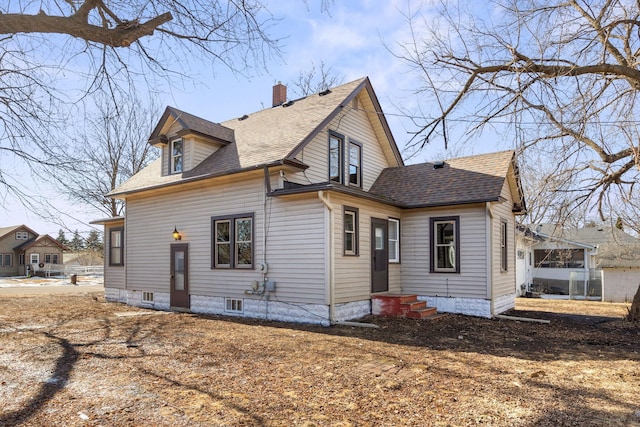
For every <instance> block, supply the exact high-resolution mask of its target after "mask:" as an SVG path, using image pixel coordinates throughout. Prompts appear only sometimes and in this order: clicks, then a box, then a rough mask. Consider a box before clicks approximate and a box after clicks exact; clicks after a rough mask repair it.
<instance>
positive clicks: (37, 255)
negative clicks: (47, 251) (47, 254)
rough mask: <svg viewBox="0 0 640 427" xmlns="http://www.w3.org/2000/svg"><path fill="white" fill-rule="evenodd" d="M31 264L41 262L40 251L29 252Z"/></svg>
mask: <svg viewBox="0 0 640 427" xmlns="http://www.w3.org/2000/svg"><path fill="white" fill-rule="evenodd" d="M34 256H35V259H36V262H33V257H34ZM29 261H30V262H29V264H40V254H39V253H35V252H34V253H30V254H29Z"/></svg>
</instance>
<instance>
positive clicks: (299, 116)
mask: <svg viewBox="0 0 640 427" xmlns="http://www.w3.org/2000/svg"><path fill="white" fill-rule="evenodd" d="M361 93H362V95H360V94H361ZM354 98H358V99H361V101H360V103H361V104H362V105H363V107H366V108H372V107H373V110H367V111H366V114H367V115H368V116H369V118H370V119H369V122H370V125H371V126H372V129H373V132H374V133H375V134H376V135H377V139H378V140H379V141H381V143H382V142H384V144H386V145H387V146H386V147H385V148H384V157H385V158H386V162H385V163H386V164H390V165H401V164H402V158H401V156H400V153H399V150H398V148H397V146H396V144H395V141H394V140H393V137H392V135H391V132H390V131H389V128H388V124H387V123H386V119H385V118H384V115H383V114H381V110H380V108H379V104H378V102H377V99H376V98H375V94H374V93H373V89H372V88H371V83H370V82H369V79H368V78H362V79H359V80H355V81H353V82H350V83H347V84H344V85H342V86H338V87H336V88H333V89H331V90H328V91H324V92H322V93H319V94H314V95H310V96H307V97H304V98H301V99H298V100H294V101H289V102H286V103H284V104H282V105H279V106H276V107H272V108H267V109H264V110H261V111H257V112H255V113H251V114H246V115H243V116H242V117H239V118H236V119H232V120H228V121H225V122H222V123H220V124H213V125H216V126H220V127H222V128H224V129H229V130H230V131H232V132H233V136H234V140H233V142H229V143H228V144H225V145H222V146H221V147H220V148H217V149H216V150H215V151H213V152H212V153H210V154H209V155H208V157H206V158H205V159H203V160H202V161H199V160H198V159H197V155H196V151H195V150H193V149H191V148H190V147H186V149H185V153H184V156H185V158H184V162H185V168H184V171H183V173H182V174H174V176H175V175H180V176H179V177H177V178H173V177H172V178H167V176H168V175H169V174H168V173H167V172H168V170H169V164H170V163H169V162H170V158H169V153H168V149H167V148H165V149H163V151H165V152H166V155H165V156H163V159H162V160H161V161H160V162H159V163H158V164H155V165H150V166H149V167H153V168H155V169H156V170H160V171H161V173H160V174H158V175H157V176H156V177H155V178H154V177H152V176H150V175H149V174H148V173H145V172H146V171H142V172H141V173H139V174H137V175H136V176H134V177H132V178H131V179H130V180H129V181H127V182H126V183H125V184H123V185H122V186H120V187H118V188H117V189H116V190H114V191H113V192H111V193H109V195H111V196H115V195H122V194H125V193H129V192H132V191H135V192H138V191H144V190H146V189H151V188H157V187H159V186H165V185H175V184H179V183H182V182H189V181H193V180H200V179H207V178H211V177H214V176H220V175H228V174H233V173H239V172H245V171H250V170H255V169H260V168H262V167H264V166H269V167H276V166H279V167H280V169H282V168H283V167H287V168H289V169H291V170H296V169H297V170H298V171H300V170H304V169H305V168H307V166H308V165H306V164H305V163H303V160H301V159H299V158H298V154H299V153H300V152H301V151H302V150H303V149H304V148H305V147H306V145H307V144H309V143H310V142H311V141H313V140H314V139H315V138H316V137H317V136H318V135H319V134H320V133H321V132H323V131H324V130H325V129H326V128H327V126H328V125H329V124H330V123H331V122H332V121H334V120H335V119H336V118H337V117H338V116H340V115H341V114H344V111H347V110H349V109H350V108H351V105H352V104H351V102H352V101H353V100H354ZM177 111H179V110H176V109H172V108H168V109H167V112H165V115H164V116H163V119H162V120H161V122H160V123H159V124H158V125H157V126H156V128H155V129H154V132H153V134H152V137H151V138H150V143H153V144H154V145H160V146H163V147H167V145H166V144H167V142H169V136H170V135H167V134H163V132H169V133H171V132H173V133H175V135H176V136H178V135H179V134H180V131H179V130H176V131H174V129H178V128H177V127H176V128H174V127H175V126H178V127H179V128H182V127H184V126H191V128H193V127H194V125H193V124H192V125H189V120H192V122H193V123H196V124H199V126H200V129H202V128H204V127H205V126H204V124H203V122H206V121H204V120H203V119H199V118H194V116H190V115H187V114H186V113H182V114H178V113H176V112H177ZM208 123H209V124H211V122H208ZM172 126H174V127H172ZM214 127H215V126H214ZM191 128H190V129H191ZM192 130H193V129H192ZM163 135H164V137H163ZM383 135H384V137H383ZM200 136H201V135H199V134H198V135H196V133H195V132H192V133H191V134H190V137H189V138H191V139H188V138H187V135H184V139H185V140H186V141H187V143H190V142H191V141H194V145H193V147H197V146H198V138H199V137H200ZM163 144H164V145H163ZM325 181H326V179H325Z"/></svg>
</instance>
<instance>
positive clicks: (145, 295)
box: [142, 291, 153, 302]
mask: <svg viewBox="0 0 640 427" xmlns="http://www.w3.org/2000/svg"><path fill="white" fill-rule="evenodd" d="M142 301H143V302H153V292H146V291H145V292H142Z"/></svg>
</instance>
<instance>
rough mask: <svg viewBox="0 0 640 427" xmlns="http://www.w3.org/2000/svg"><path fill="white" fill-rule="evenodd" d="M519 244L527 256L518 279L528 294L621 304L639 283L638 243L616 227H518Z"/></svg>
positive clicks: (550, 225)
mask: <svg viewBox="0 0 640 427" xmlns="http://www.w3.org/2000/svg"><path fill="white" fill-rule="evenodd" d="M517 241H518V243H517V244H518V248H517V251H518V253H519V252H520V251H521V250H522V251H523V252H524V253H525V254H526V255H525V256H526V258H527V259H526V261H527V262H526V265H525V269H526V270H525V273H523V272H522V270H520V268H521V264H517V268H518V269H519V270H518V277H519V278H520V277H526V279H525V280H526V281H525V283H526V286H527V290H529V291H532V292H535V293H541V294H552V295H556V296H558V297H560V298H562V297H565V298H569V297H572V298H575V297H577V298H587V299H594V300H603V301H613V302H625V301H630V300H631V299H633V295H634V294H635V291H636V290H637V289H638V285H640V242H639V241H638V239H636V238H635V237H633V236H631V235H629V234H627V233H625V232H624V231H622V230H618V229H617V228H615V227H602V226H597V227H596V226H591V227H584V228H577V229H563V228H562V227H560V226H555V225H553V224H541V225H537V226H531V227H522V228H519V229H518V238H517ZM532 267H533V268H532ZM529 272H531V273H530V274H529ZM518 283H519V284H520V282H518Z"/></svg>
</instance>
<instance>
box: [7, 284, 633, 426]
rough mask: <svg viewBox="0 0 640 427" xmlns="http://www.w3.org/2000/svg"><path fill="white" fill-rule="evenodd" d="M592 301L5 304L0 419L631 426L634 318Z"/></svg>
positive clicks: (70, 300) (72, 300)
mask: <svg viewBox="0 0 640 427" xmlns="http://www.w3.org/2000/svg"><path fill="white" fill-rule="evenodd" d="M591 304H593V303H591ZM596 304H599V305H596V306H594V307H593V308H590V304H580V302H576V301H567V302H561V303H558V302H555V301H552V302H545V301H539V300H522V301H518V306H517V310H515V311H513V312H512V313H510V314H511V315H514V316H522V317H535V318H542V319H548V320H551V323H550V324H540V323H529V322H519V321H512V320H500V319H494V320H489V319H479V318H473V317H467V316H460V315H446V316H444V317H441V318H439V319H437V320H433V321H424V320H412V319H397V318H374V317H370V318H366V319H362V320H361V321H362V322H370V323H375V324H377V325H378V326H379V328H378V329H372V328H360V327H348V326H334V327H331V328H323V327H316V326H309V325H296V324H285V323H275V322H265V321H258V320H246V319H234V318H228V317H214V316H198V315H193V314H176V313H163V312H154V311H150V310H143V309H138V308H134V307H128V306H125V305H122V304H116V303H108V302H105V301H104V299H103V298H102V297H101V296H99V295H97V294H96V295H82V296H80V295H78V296H64V297H59V296H58V297H56V296H40V297H37V298H34V297H24V298H0V349H2V350H1V351H0V402H2V405H0V425H9V426H11V425H37V426H41V425H66V426H100V425H101V426H120V425H122V426H127V425H136V426H142V425H145V426H147V425H161V426H165V425H166V426H294V425H299V426H380V425H384V426H423V425H426V426H429V425H433V426H449V425H454V426H457V425H465V426H466V425H490V426H601V425H608V426H640V400H639V399H638V396H639V394H638V393H639V390H640V327H638V325H634V324H631V323H627V322H624V321H622V320H621V317H622V314H621V313H623V310H624V306H621V305H613V304H609V305H607V304H603V303H596ZM563 305H564V308H563ZM563 313H564V314H563ZM567 314H570V315H567Z"/></svg>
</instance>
